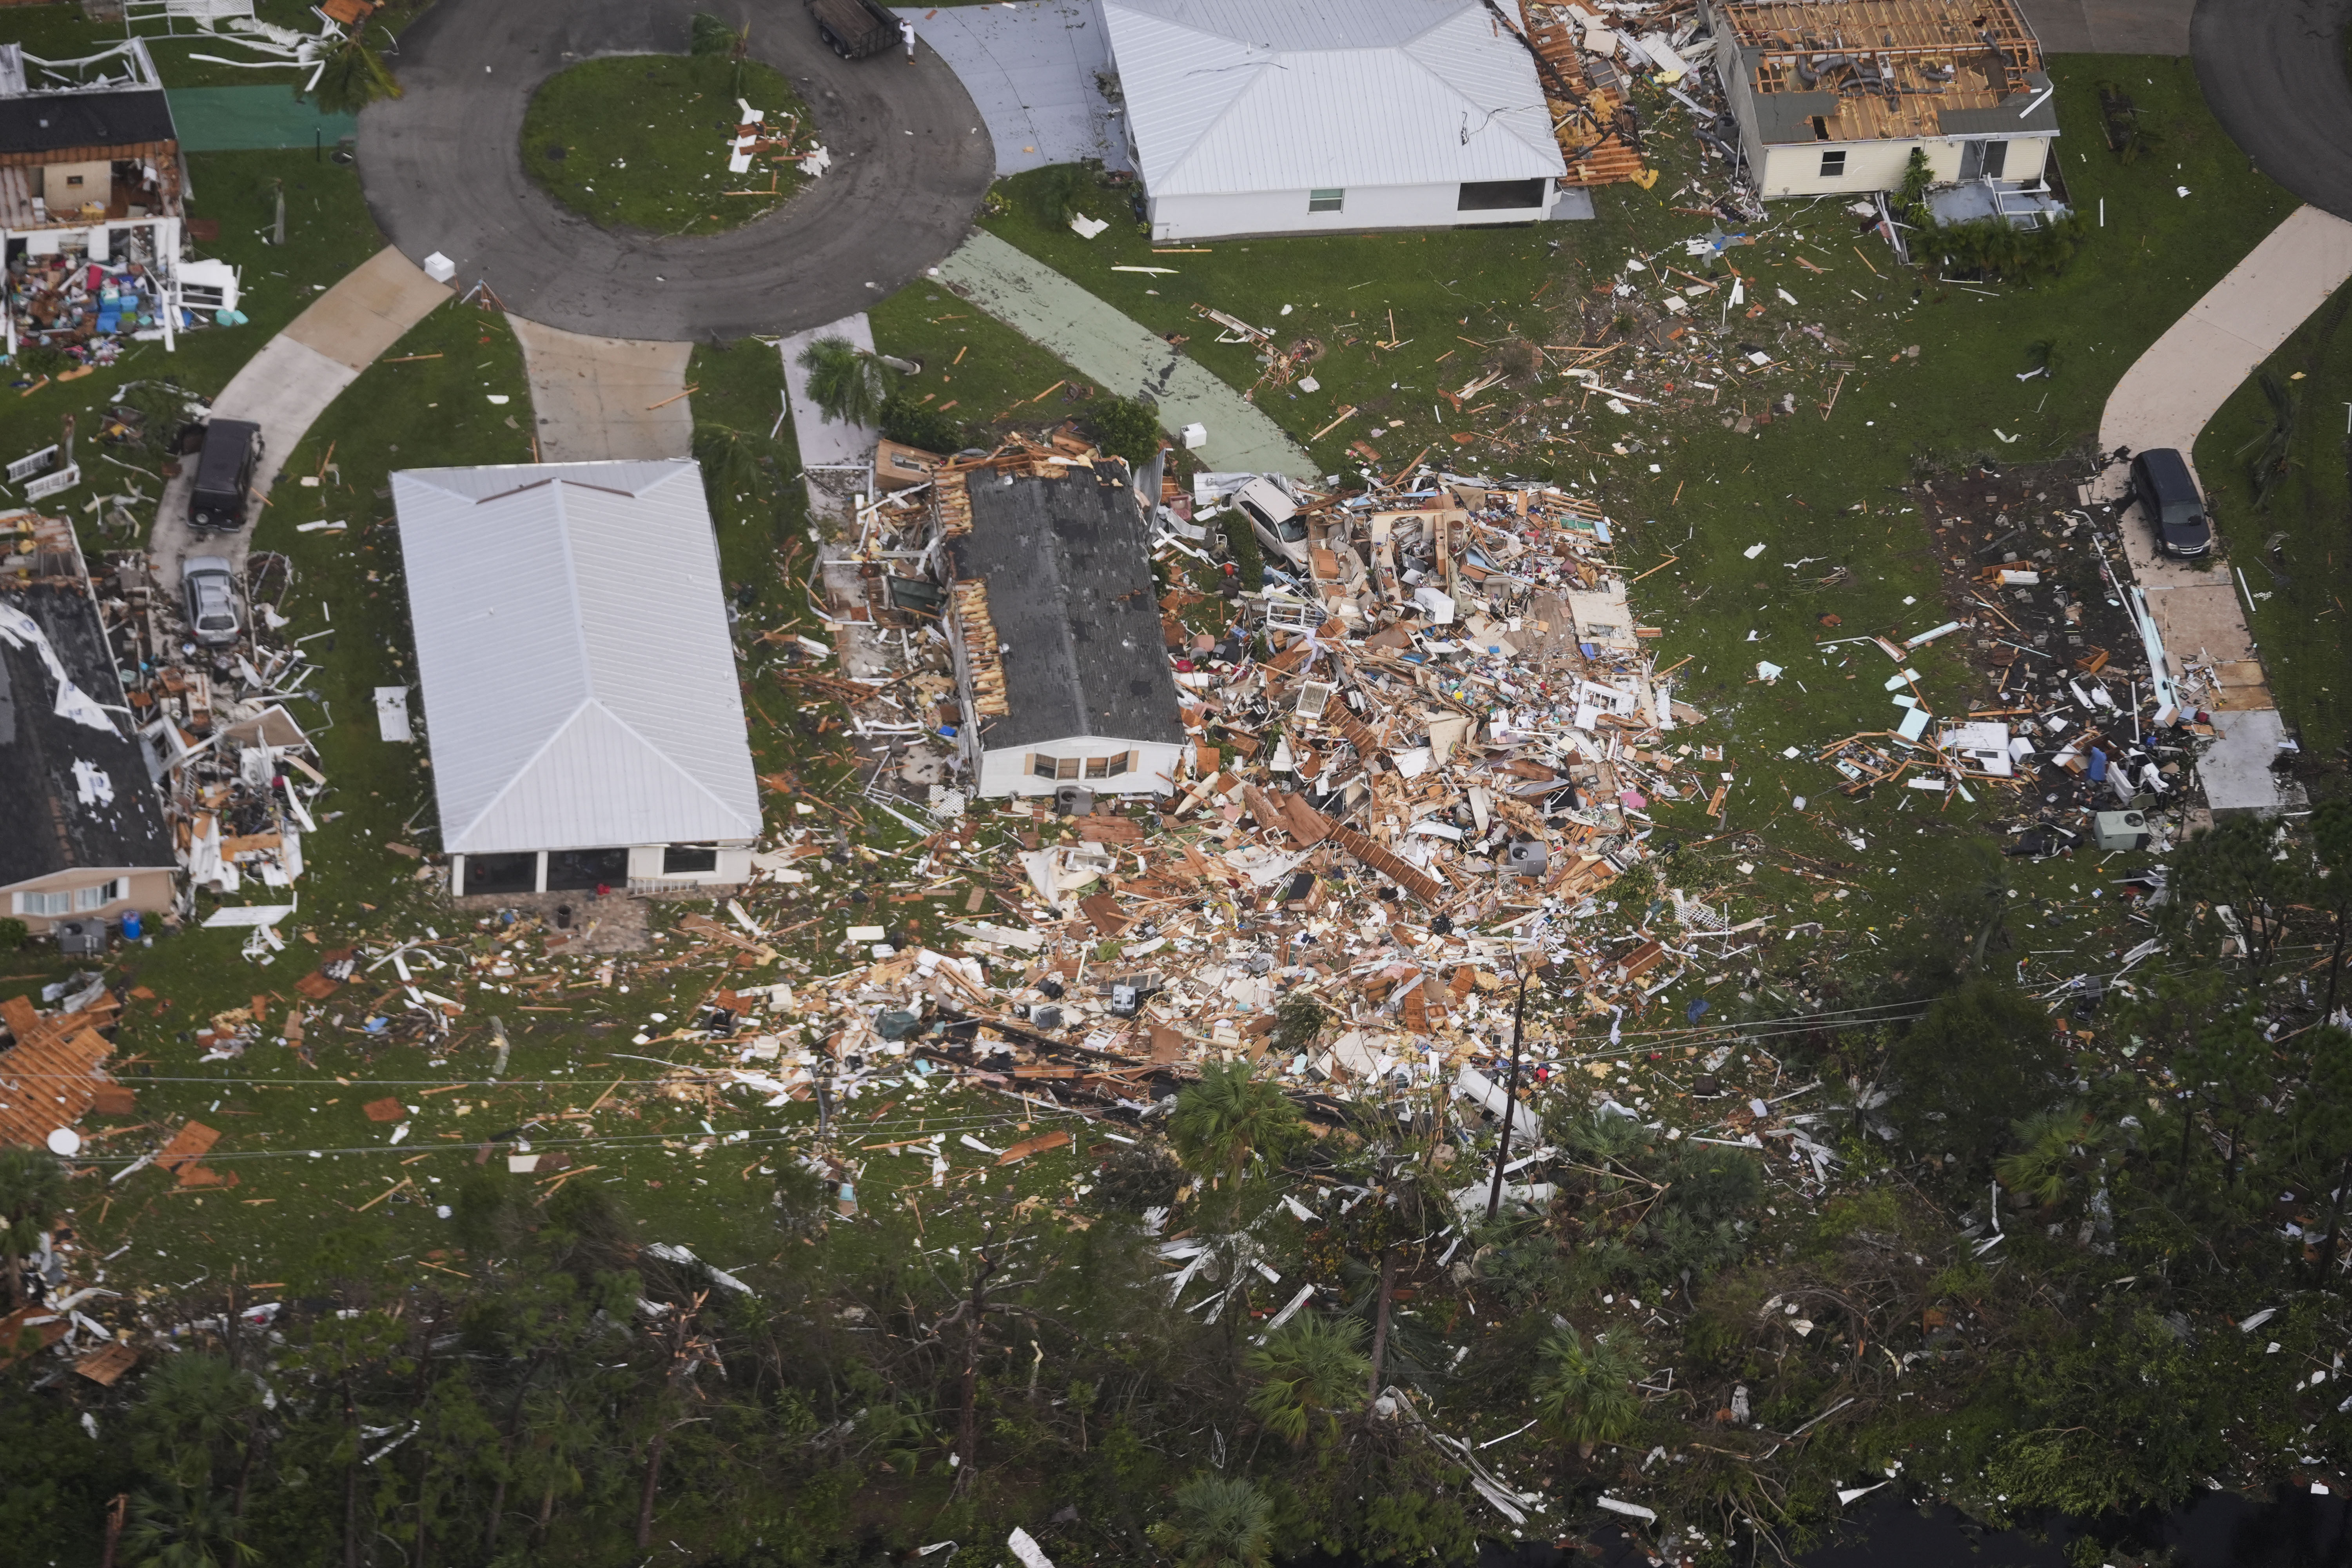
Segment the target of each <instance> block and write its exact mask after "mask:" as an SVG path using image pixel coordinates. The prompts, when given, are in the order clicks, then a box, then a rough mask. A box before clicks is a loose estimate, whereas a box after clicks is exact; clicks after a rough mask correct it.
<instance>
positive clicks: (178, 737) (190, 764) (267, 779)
mask: <svg viewBox="0 0 2352 1568" xmlns="http://www.w3.org/2000/svg"><path fill="white" fill-rule="evenodd" d="M110 559H111V563H112V565H113V568H114V570H113V573H112V574H111V577H110V579H108V580H102V587H103V590H104V591H103V592H102V594H101V596H100V600H99V607H100V611H101V613H102V614H103V615H104V616H105V618H106V622H107V626H108V630H109V633H110V636H111V637H112V638H113V640H114V643H115V647H116V651H117V653H118V655H119V656H120V657H121V667H122V668H124V669H125V670H128V671H134V672H136V679H134V680H133V681H132V682H131V684H130V686H129V689H128V690H127V693H126V695H127V697H128V700H129V701H130V704H131V709H132V710H133V711H134V712H135V713H137V715H138V716H139V721H140V735H141V738H142V740H143V741H144V742H145V744H146V747H147V752H148V756H149V761H150V766H151V769H152V773H153V774H154V777H155V779H156V781H157V784H158V785H159V786H160V787H161V788H162V789H163V795H164V802H165V811H166V815H167V816H169V817H170V819H171V821H172V825H173V836H174V840H175V844H176V847H177V848H178V852H179V856H180V863H181V866H182V868H184V870H185V871H186V873H187V877H188V882H189V885H190V892H191V894H192V895H193V892H194V890H195V889H204V890H205V891H208V892H212V893H215V894H220V895H224V896H226V895H229V894H234V893H236V892H239V891H240V890H242V889H244V887H245V884H246V883H247V881H248V880H251V881H257V882H259V883H260V884H261V885H262V886H263V887H265V888H269V889H285V888H289V887H290V886H292V884H293V882H294V881H295V879H297V878H299V877H300V876H301V874H302V836H303V835H304V834H305V833H310V832H314V831H316V830H317V827H318V824H319V819H318V818H316V817H314V816H312V814H311V811H310V804H311V803H312V802H313V801H315V800H316V799H317V798H318V796H319V795H320V794H321V793H323V791H324V790H325V789H326V786H327V780H326V776H325V775H324V774H323V773H320V772H319V770H318V768H317V767H316V766H315V765H314V764H313V763H312V762H311V761H310V758H312V757H315V756H316V755H317V748H316V746H315V745H314V744H313V742H311V740H310V735H309V733H308V732H307V731H305V730H304V728H303V726H302V724H301V722H300V721H298V720H297V719H296V718H295V717H294V715H293V713H292V712H291V711H290V710H289V704H290V703H293V702H295V701H297V700H300V699H303V698H309V699H310V700H314V701H317V702H319V703H320V712H321V714H322V715H324V714H325V713H326V709H325V700H324V699H323V698H320V697H319V696H318V695H317V694H316V693H315V692H312V691H309V690H307V689H305V688H306V687H307V686H308V685H309V683H310V680H311V679H312V678H313V677H314V676H315V675H316V673H317V669H318V667H317V666H316V665H314V664H312V663H310V660H309V658H308V656H307V654H306V653H305V652H304V650H303V648H302V647H301V645H300V643H299V642H284V643H278V642H277V641H276V634H277V633H278V632H279V631H281V630H282V629H283V628H284V626H286V624H287V623H286V620H285V618H284V617H283V616H279V615H278V613H277V609H276V606H275V605H274V603H273V602H272V599H273V596H282V595H284V593H285V592H286V591H287V590H288V589H289V586H290V584H291V578H292V573H293V567H292V564H291V563H290V562H289V561H288V559H287V558H286V557H285V556H284V555H282V554H279V553H277V552H254V553H252V554H251V555H249V556H247V559H246V562H245V570H244V572H243V573H242V574H241V578H242V581H241V583H240V584H239V586H240V587H241V588H242V590H243V594H242V597H243V599H244V602H245V605H246V606H247V613H246V614H243V615H240V616H238V635H237V637H236V639H235V640H234V641H233V642H227V643H218V642H201V643H200V642H198V641H197V640H195V638H194V636H193V635H192V634H191V632H190V630H189V628H188V627H187V625H186V620H185V606H184V605H183V604H182V603H180V601H179V600H178V599H177V598H175V597H174V596H173V595H169V594H167V593H165V592H164V591H163V589H162V588H161V586H160V585H159V584H157V582H156V579H155V575H154V574H153V572H152V569H151V568H150V566H149V564H148V563H147V561H146V559H145V557H144V556H143V555H141V554H133V553H128V552H126V553H124V554H121V555H117V556H114V557H112V558H110ZM332 816H333V814H329V816H328V818H327V820H332ZM273 939H274V933H270V932H268V928H266V927H257V928H255V934H254V936H253V938H252V943H253V945H254V946H255V947H256V949H257V951H259V950H271V951H274V948H275V943H274V940H273Z"/></svg>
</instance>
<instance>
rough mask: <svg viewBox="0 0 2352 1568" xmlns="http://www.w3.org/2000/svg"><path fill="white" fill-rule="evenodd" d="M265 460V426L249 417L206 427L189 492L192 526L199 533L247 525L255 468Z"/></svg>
mask: <svg viewBox="0 0 2352 1568" xmlns="http://www.w3.org/2000/svg"><path fill="white" fill-rule="evenodd" d="M260 462H261V426H258V425H256V424H254V423H252V422H251V421H250V420H246V419H215V420H214V421H213V422H212V423H211V424H209V425H207V426H205V447H204V450H203V451H202V452H201V453H199V454H198V455H197V458H196V482H195V486H194V489H192V490H191V491H190V492H189V495H188V526H189V527H191V528H193V529H194V530H195V531H197V532H199V533H232V532H235V531H236V530H238V529H240V528H243V527H244V526H245V513H246V509H247V507H248V506H249V505H250V504H251V502H252V497H253V470H254V469H255V468H257V467H258V466H259V464H260Z"/></svg>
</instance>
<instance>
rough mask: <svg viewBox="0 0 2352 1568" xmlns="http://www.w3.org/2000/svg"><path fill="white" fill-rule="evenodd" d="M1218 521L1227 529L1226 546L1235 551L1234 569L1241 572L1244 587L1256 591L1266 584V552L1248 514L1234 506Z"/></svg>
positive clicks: (1247, 590) (1250, 591)
mask: <svg viewBox="0 0 2352 1568" xmlns="http://www.w3.org/2000/svg"><path fill="white" fill-rule="evenodd" d="M1217 523H1218V525H1219V526H1220V527H1222V528H1223V530H1224V531H1225V548H1226V549H1227V550H1228V551H1230V552H1232V553H1233V558H1234V571H1235V572H1236V573H1238V574H1240V577H1241V580H1242V587H1243V589H1244V591H1245V592H1248V593H1252V594H1255V593H1256V592H1257V591H1258V590H1259V589H1260V588H1263V587H1265V551H1264V550H1262V549H1261V548H1260V547H1259V545H1258V542H1257V534H1256V532H1255V531H1254V530H1252V529H1251V527H1250V521H1249V516H1248V514H1247V513H1245V512H1244V511H1243V510H1242V509H1241V508H1239V507H1233V508H1230V509H1228V510H1226V512H1225V514H1224V516H1223V517H1221V518H1219V519H1217Z"/></svg>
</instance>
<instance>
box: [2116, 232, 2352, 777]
mask: <svg viewBox="0 0 2352 1568" xmlns="http://www.w3.org/2000/svg"><path fill="white" fill-rule="evenodd" d="M2347 278H2352V223H2347V222H2346V221H2344V220H2343V219H2342V218H2339V217H2336V216H2332V215H2331V214H2328V213H2325V212H2322V211H2320V210H2319V209H2318V208H2317V207H2308V206H2306V207H2298V208H2296V209H2295V210H2294V212H2293V213H2292V214H2290V215H2288V216H2287V219H2286V221H2285V222H2284V223H2282V224H2281V225H2279V226H2278V227H2277V228H2275V229H2273V230H2272V231H2271V233H2270V235H2269V236H2268V237H2265V238H2264V239H2263V242H2262V243H2261V244H2260V245H2257V246H2256V247H2254V248H2253V249H2252V251H2251V252H2250V253H2248V255H2247V257H2246V258H2245V259H2244V260H2243V261H2241V262H2240V263H2238V265H2237V266H2236V267H2235V268H2231V271H2230V273H2229V275H2228V276H2227V277H2225V278H2223V279H2221V281H2220V282H2219V283H2216V284H2215V285H2213V287H2212V288H2211V289H2209V290H2207V292H2206V294H2205V297H2204V298H2203V299H2201V300H2198V301H2197V303H2196V304H2194V305H2192V306H2190V307H2189V311H2188V313H2187V314H2186V315H2184V316H2182V317H2181V318H2180V320H2179V321H2175V322H2174V323H2173V324H2172V325H2171V327H2170V328H2169V329H2168V330H2167V331H2166V332H2165V334H2164V335H2163V336H2162V337H2160V338H2158V339H2157V341H2156V342H2153V343H2151V344H2149V345H2148V348H2147V352H2146V353H2142V354H2141V355H2140V357H2139V358H2138V359H2137V360H2135V361H2133V362H2132V366H2131V368H2130V369H2129V370H2127V371H2126V372H2124V374H2123V379H2122V380H2121V381H2119V382H2117V383H2116V389H2115V391H2114V392H2113V393H2111V394H2109V395H2108V397H2107V405H2106V409H2105V412H2104V413H2103V414H2102V415H2101V416H2100V418H2099V446H2100V448H2101V449H2102V450H2103V451H2108V452H2112V451H2115V450H2116V449H2117V448H2118V447H2129V448H2131V449H2132V450H2133V451H2135V452H2141V451H2147V450H2149V449H2151V448H2154V447H2174V448H2176V449H2177V450H2179V452H2180V453H2182V454H2183V455H2184V456H2187V455H2189V454H2190V453H2192V452H2193V451H2194V449H2195V447H2196V445H2197V437H2198V436H2199V435H2200V433H2201V432H2202V431H2203V430H2204V428H2205V426H2207V425H2208V424H2209V423H2210V422H2211V420H2212V417H2213V416H2214V414H2215V413H2217V412H2218V411H2219V410H2220V408H2221V405H2222V404H2223V403H2224V402H2225V401H2227V400H2228V398H2229V396H2230V395H2231V393H2234V392H2235V391H2237V389H2238V388H2239V387H2240V386H2242V385H2243V384H2245V380H2246V378H2247V377H2248V376H2250V375H2252V374H2253V373H2254V371H2255V370H2256V369H2257V368H2258V367H2259V366H2260V365H2261V364H2262V363H2263V361H2264V360H2266V359H2268V358H2269V357H2270V356H2271V355H2272V354H2273V353H2275V352H2277V349H2278V346H2279V345H2280V344H2281V343H2283V342H2285V341H2286V340H2287V338H2288V337H2289V336H2291V335H2292V334H2293V333H2294V330H2295V329H2296V328H2297V327H2299V326H2301V325H2302V324H2303V322H2304V320H2305V318H2306V317H2308V316H2309V315H2310V314H2311V312H2312V311H2314V310H2317V309H2318V308H2319V306H2320V305H2321V304H2322V303H2323V302H2324V301H2325V300H2326V299H2327V297H2328V296H2329V295H2330V294H2332V293H2334V292H2335V291H2336V289H2337V288H2338V287H2339V286H2341V285H2342V284H2343V283H2344V281H2345V280H2346V279H2347ZM2191 462H2192V468H2193V464H2194V459H2193V458H2192V459H2191ZM2128 475H2129V469H2128V468H2127V467H2126V465H2125V464H2122V463H2116V464H2114V465H2112V466H2110V467H2109V468H2107V469H2106V470H2105V473H2104V474H2102V476H2101V478H2100V481H2099V484H2098V485H2097V486H2096V487H2095V490H2096V494H2097V499H2101V500H2112V499H2114V498H2115V497H2116V496H2117V495H2120V494H2121V493H2122V491H2123V489H2124V486H2125V484H2126V481H2127V479H2128ZM2225 521H2226V520H2225ZM2121 531H2122V535H2123V546H2124V553H2125V555H2126V557H2127V558H2128V559H2129V561H2130V563H2131V573H2132V576H2133V578H2134V579H2135V580H2136V581H2137V583H2138V584H2139V585H2140V587H2141V588H2142V589H2143V590H2144V591H2145V592H2146V593H2147V609H2148V615H2149V616H2150V617H2151V618H2153V619H2154V621H2155V622H2156V626H2157V631H2158V635H2160V636H2161V637H2163V639H2164V647H2165V651H2166V652H2167V653H2168V655H2169V656H2170V657H2171V661H2172V664H2173V667H2174V668H2173V671H2172V673H2173V674H2174V675H2175V676H2176V677H2177V676H2179V674H2180V673H2181V667H2182V666H2185V665H2189V664H2196V665H2202V666H2206V667H2209V668H2210V670H2211V673H2212V678H2213V688H2212V690H2211V692H2210V694H2209V695H2206V696H2204V697H2201V698H2200V702H2201V704H2202V705H2204V706H2206V707H2208V708H2209V709H2210V710H2213V711H2214V712H2215V713H2216V714H2217V715H2218V717H2217V719H2216V728H2217V729H2218V730H2219V731H2220V734H2221V739H2220V740H2219V741H2218V742H2216V743H2215V744H2214V745H2213V747H2212V748H2211V749H2210V751H2208V752H2207V753H2206V755H2205V757H2204V758H2203V760H2202V761H2201V762H2200V763H2199V769H2198V771H2199V777H2200V782H2201V783H2202V784H2203V785H2204V787H2205V794H2206V803H2207V805H2209V806H2210V807H2211V809H2213V810H2214V811H2217V812H2220V811H2263V812H2268V811H2276V810H2279V809H2280V808H2281V807H2282V805H2285V804H2287V803H2288V802H2287V797H2286V796H2284V795H2282V794H2281V792H2280V786H2279V784H2278V780H2277V777H2276V775H2274V774H2273V773H2271V771H2270V763H2271V761H2272V759H2273V757H2275V756H2276V755H2277V746H2278V742H2279V740H2280V738H2281V737H2282V736H2283V735H2284V733H2285V729H2284V721H2282V720H2281V718H2280V717H2279V714H2278V712H2277V710H2276V704H2275V702H2274V701H2273V699H2272V697H2271V691H2270V683H2269V677H2268V676H2267V674H2266V673H2265V672H2264V670H2263V665H2262V659H2261V657H2260V650H2259V649H2258V648H2257V647H2255V644H2254V639H2253V635H2252V631H2251V630H2250V629H2249V628H2248V626H2247V625H2246V616H2245V605H2244V602H2243V600H2242V598H2241V597H2240V595H2242V593H2243V592H2244V589H2243V588H2242V587H2241V586H2240V584H2239V582H2238V578H2237V573H2236V570H2235V569H2234V568H2233V567H2231V565H2230V564H2229V563H2227V562H2226V561H2221V560H2216V561H2213V562H2212V563H2210V564H2208V565H2206V566H2205V567H2204V568H2202V569H2201V570H2200V568H2198V567H2196V566H2191V565H2184V564H2182V563H2179V562H2178V561H2175V560H2173V559H2172V558H2171V557H2169V556H2164V555H2159V554H2158V553H2157V551H2156V536H2155V532H2154V531H2153V530H2152V529H2151V528H2150V527H2149V526H2148V524H2147V521H2146V519H2145V518H2143V517H2142V516H2141V515H2140V513H2139V510H2138V509H2137V508H2135V509H2134V510H2133V511H2132V512H2131V514H2130V515H2129V516H2127V517H2126V518H2125V519H2124V520H2123V521H2122V530H2121ZM2223 543H2224V545H2225V546H2227V545H2228V544H2229V543H2231V541H2229V540H2227V539H2225V540H2224V541H2223ZM2237 543H2239V544H2240V545H2242V546H2244V547H2246V548H2249V549H2251V548H2252V541H2251V540H2245V541H2238V542H2237Z"/></svg>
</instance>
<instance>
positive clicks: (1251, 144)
mask: <svg viewBox="0 0 2352 1568" xmlns="http://www.w3.org/2000/svg"><path fill="white" fill-rule="evenodd" d="M1103 21H1104V25H1105V26H1107V27H1108V29H1109V35H1110V44H1111V55H1112V58H1113V59H1114V60H1115V61H1116V62H1117V66H1118V76H1119V87H1120V90H1121V91H1122V92H1123V93H1124V95H1125V97H1126V101H1127V110H1128V115H1129V122H1130V123H1131V124H1132V126H1133V127H1134V136H1135V141H1136V144H1137V151H1138V153H1139V161H1140V163H1141V164H1142V171H1141V172H1142V175H1143V182H1144V186H1145V188H1146V189H1147V190H1149V191H1150V193H1151V194H1152V195H1155V196H1158V195H1225V194H1229V193H1236V192H1243V191H1293V190H1312V189H1318V188H1328V187H1331V186H1339V187H1342V188H1344V187H1346V186H1349V185H1414V184H1453V183H1455V182H1459V181H1475V180H1525V179H1535V178H1538V177H1539V176H1543V175H1556V174H1565V173H1566V172H1567V163H1566V162H1565V161H1564V160H1563V159H1562V158H1561V157H1560V153H1559V143H1558V142H1556V141H1554V140H1553V137H1552V134H1551V118H1550V114H1549V110H1548V109H1547V108H1546V106H1545V103H1544V95H1543V86H1542V83H1541V82H1540V81H1539V80H1538V78H1537V76H1536V68H1535V62H1534V60H1533V59H1531V58H1529V57H1528V51H1527V48H1526V46H1524V45H1523V44H1521V43H1520V42H1519V41H1518V40H1517V38H1515V37H1511V36H1510V35H1509V34H1507V33H1506V32H1504V31H1503V30H1502V29H1501V27H1500V26H1498V25H1497V24H1496V22H1495V20H1494V18H1493V16H1490V15H1489V14H1488V13H1487V11H1486V7H1485V6H1484V5H1481V4H1480V3H1479V0H1103Z"/></svg>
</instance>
